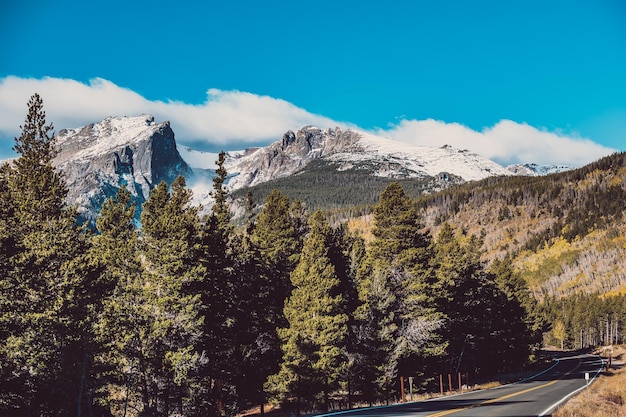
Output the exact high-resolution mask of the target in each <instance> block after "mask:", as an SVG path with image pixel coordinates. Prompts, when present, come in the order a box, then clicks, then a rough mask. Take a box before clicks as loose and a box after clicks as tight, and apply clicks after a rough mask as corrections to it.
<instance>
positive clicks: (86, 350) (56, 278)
mask: <svg viewBox="0 0 626 417" xmlns="http://www.w3.org/2000/svg"><path fill="white" fill-rule="evenodd" d="M52 129H53V128H52V125H51V124H49V125H48V124H46V117H45V112H44V110H43V102H42V100H41V97H40V96H39V95H37V94H35V95H33V96H32V97H31V99H30V101H29V103H28V115H27V116H26V121H25V123H24V125H23V126H22V133H21V135H20V136H19V137H18V138H16V139H15V146H14V150H15V151H16V152H17V153H18V154H20V156H19V158H17V159H16V160H14V161H13V162H12V163H11V165H10V166H7V165H5V166H4V167H3V168H2V177H3V179H2V181H0V183H1V184H0V185H1V187H2V188H3V193H4V196H5V197H7V201H6V202H5V203H4V204H3V210H2V211H3V212H2V215H3V220H2V223H3V225H4V227H5V230H4V232H3V236H2V239H3V241H4V242H3V244H4V245H6V244H7V243H9V242H10V243H9V244H10V245H11V246H12V247H11V248H8V250H7V248H6V247H5V248H3V250H2V252H4V256H5V257H6V258H5V260H6V265H5V267H6V266H7V265H8V266H9V270H8V271H6V272H7V273H6V275H4V276H3V277H2V289H3V293H4V294H5V297H4V300H3V305H2V311H3V314H2V316H1V317H0V333H2V334H3V336H6V338H5V339H4V340H5V343H3V344H2V346H1V347H0V350H1V352H0V358H1V359H0V361H1V362H2V363H3V365H4V364H6V368H5V367H4V366H3V370H4V369H7V370H9V371H10V374H11V376H10V380H11V385H10V386H8V390H10V391H12V392H8V393H7V392H5V393H3V394H2V396H3V397H5V398H6V397H7V396H8V397H9V398H10V400H9V402H8V403H4V405H6V407H8V408H12V407H17V408H21V409H23V410H27V412H28V413H31V414H40V413H44V414H50V415H80V414H81V413H82V412H83V411H84V410H85V409H87V408H88V407H89V404H88V402H87V400H86V398H87V397H88V395H90V392H89V389H88V387H87V386H86V384H87V381H86V380H87V378H86V375H88V373H89V369H88V368H89V366H90V364H91V358H90V357H89V354H90V352H91V351H92V349H91V347H90V345H91V343H92V339H93V335H92V334H91V330H90V329H91V320H92V318H93V317H92V315H91V312H92V311H93V310H94V309H97V304H98V298H97V294H96V293H94V290H93V289H92V288H91V287H90V285H91V282H90V281H91V280H92V279H93V278H94V276H95V273H96V271H95V269H94V268H93V267H92V266H93V265H91V263H90V262H89V261H88V260H87V259H86V258H85V257H84V254H85V253H86V252H87V251H88V240H87V238H86V234H85V233H84V232H83V230H82V229H81V228H80V227H78V226H77V223H76V215H75V211H74V210H73V209H71V208H68V207H66V205H65V198H66V196H67V187H66V184H65V182H64V180H63V178H62V176H61V174H60V173H59V172H58V171H57V170H56V169H55V168H54V167H53V166H52V159H53V157H54V155H55V136H54V134H53V133H52ZM5 216H6V217H5ZM7 226H9V227H10V229H6V227H7ZM95 291H97V289H95ZM7 313H8V314H7Z"/></svg>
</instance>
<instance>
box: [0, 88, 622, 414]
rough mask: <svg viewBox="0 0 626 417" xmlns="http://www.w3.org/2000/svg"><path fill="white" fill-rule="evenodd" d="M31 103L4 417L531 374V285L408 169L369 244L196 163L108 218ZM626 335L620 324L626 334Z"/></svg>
mask: <svg viewBox="0 0 626 417" xmlns="http://www.w3.org/2000/svg"><path fill="white" fill-rule="evenodd" d="M54 142H55V137H54V136H53V134H52V126H51V125H49V124H47V123H46V119H45V112H44V111H43V103H42V101H41V99H40V97H39V96H38V95H35V96H33V97H32V98H31V100H30V102H29V112H28V115H27V117H26V121H25V123H24V125H23V129H22V134H21V135H20V137H18V138H16V142H15V150H16V151H17V152H18V153H19V155H20V156H19V158H17V159H16V160H15V161H13V162H11V163H7V164H4V165H2V168H1V170H0V194H1V195H0V197H1V198H0V202H1V203H2V204H1V205H0V259H1V262H0V277H1V280H0V286H1V289H2V291H1V292H0V294H1V295H0V337H1V339H0V340H1V341H2V343H1V344H0V414H1V415H7V416H10V415H19V416H91V415H99V416H110V415H112V416H150V417H152V416H155V417H156V416H174V415H176V416H181V415H182V416H221V415H234V414H236V413H238V412H239V411H241V410H243V409H246V408H248V407H250V406H254V405H256V404H265V403H267V402H268V401H270V402H272V403H275V404H277V405H279V406H280V407H282V409H283V411H284V412H285V413H289V414H291V413H296V414H300V413H302V412H304V411H306V410H316V411H322V410H327V409H329V407H331V406H332V405H333V404H343V405H344V406H352V405H353V404H355V403H359V404H367V403H380V402H385V401H389V400H393V399H394V398H397V396H398V393H399V385H400V383H399V378H400V377H401V376H404V377H408V376H413V377H415V378H416V385H417V386H418V387H419V389H423V390H425V389H433V388H434V385H435V382H436V381H437V380H438V376H439V375H440V374H446V373H450V374H453V373H454V374H456V373H459V374H469V375H471V378H477V377H484V376H487V375H494V374H498V373H501V372H507V371H510V370H514V369H515V370H516V369H519V368H520V367H522V366H523V365H524V364H526V363H528V362H529V361H530V360H531V359H532V354H533V352H534V350H535V349H536V348H538V347H539V343H540V338H541V333H542V330H543V329H544V322H543V321H542V318H541V317H540V316H539V315H538V314H537V313H538V311H539V310H538V309H537V306H536V303H535V301H534V299H533V298H532V297H531V296H530V293H529V291H528V288H527V286H526V284H525V281H524V280H523V279H522V278H521V276H520V274H519V273H517V272H516V271H515V270H514V268H513V267H512V265H511V263H510V262H509V261H508V260H506V259H504V260H501V261H496V262H494V263H492V264H491V266H490V267H487V265H486V264H485V263H484V262H483V261H482V260H481V258H482V257H483V253H482V249H481V248H482V246H483V242H482V240H481V238H480V236H479V235H474V234H468V233H466V232H465V231H463V230H461V229H459V228H454V227H452V226H450V225H449V224H447V223H444V224H441V225H440V227H439V230H438V232H437V234H433V233H431V232H429V231H427V230H426V229H425V228H424V225H423V223H422V219H421V216H420V215H419V212H418V211H417V209H416V206H415V204H414V202H413V201H412V200H411V199H410V198H409V197H408V196H407V194H406V193H405V191H404V189H403V187H402V186H401V185H400V184H399V183H397V182H393V183H390V184H388V185H387V186H386V187H385V189H384V190H383V191H382V193H381V195H380V198H379V199H378V201H377V203H376V204H375V205H374V206H373V208H372V213H371V215H372V219H373V220H372V227H371V233H372V238H371V239H370V240H368V241H367V242H366V241H365V240H364V239H362V238H361V237H359V236H357V235H355V234H352V233H350V232H349V231H348V229H347V227H345V225H342V224H339V225H336V226H331V224H330V223H329V222H328V219H327V217H326V216H325V215H324V214H323V213H322V212H320V211H315V212H309V211H307V210H306V208H305V207H304V205H303V204H302V203H301V202H299V201H298V200H291V199H289V198H288V197H286V196H284V195H283V194H281V192H280V191H278V190H274V191H272V192H271V193H270V194H269V195H268V196H267V198H266V199H265V200H264V204H263V207H262V209H261V210H260V211H258V212H256V211H255V210H253V201H251V200H249V201H248V203H249V204H248V206H247V213H248V216H247V217H246V222H245V225H244V227H241V228H235V227H234V226H233V225H232V221H231V220H232V219H231V217H230V209H229V206H228V201H229V200H228V198H227V197H228V196H227V192H226V189H225V187H224V182H225V180H226V178H227V174H228V173H227V172H226V170H225V169H224V168H223V167H224V160H225V155H224V153H222V154H220V157H219V160H218V161H217V165H218V170H217V176H216V177H215V179H214V188H213V196H214V199H215V204H214V205H213V207H212V210H211V212H210V213H209V214H208V215H207V216H202V217H201V216H200V215H199V208H198V207H195V206H193V205H191V204H190V201H191V193H190V191H189V190H188V189H187V188H186V184H185V180H184V179H183V178H182V177H179V178H178V179H177V180H176V181H174V182H173V183H172V184H171V185H170V186H168V185H167V184H166V183H164V182H162V183H160V184H159V185H158V186H157V187H156V188H155V189H154V190H152V192H151V194H150V196H149V198H148V199H147V200H146V202H145V203H144V204H143V210H142V212H141V227H140V228H138V227H137V224H136V222H135V220H134V218H135V210H136V207H135V205H134V204H133V203H132V202H131V198H130V194H129V192H128V190H126V188H124V187H122V189H121V190H120V192H119V193H118V194H117V195H116V196H115V197H111V198H109V199H108V200H107V201H106V202H105V203H104V205H103V207H102V210H101V212H100V215H99V217H98V219H97V222H96V225H97V231H96V232H95V233H92V232H91V231H89V230H87V229H85V228H84V227H82V226H80V225H79V224H78V222H77V216H76V212H75V210H74V209H73V208H72V207H71V206H68V205H67V204H66V199H65V198H66V195H67V186H66V184H65V182H64V180H63V177H62V176H61V175H60V174H59V173H58V172H57V171H56V170H55V169H54V167H53V166H52V164H51V161H52V158H53V156H54V149H55V147H54ZM620 331H621V330H620Z"/></svg>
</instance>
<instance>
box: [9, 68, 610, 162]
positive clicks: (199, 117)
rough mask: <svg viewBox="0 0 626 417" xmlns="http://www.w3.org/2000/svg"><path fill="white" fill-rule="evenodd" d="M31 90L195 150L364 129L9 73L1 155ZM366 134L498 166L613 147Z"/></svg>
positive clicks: (520, 134)
mask: <svg viewBox="0 0 626 417" xmlns="http://www.w3.org/2000/svg"><path fill="white" fill-rule="evenodd" d="M34 93H39V95H41V97H42V98H43V101H44V108H45V110H46V116H47V120H48V121H51V122H53V123H54V126H55V129H56V130H57V131H59V130H60V129H63V128H73V127H79V126H83V125H86V124H89V123H95V122H98V121H100V120H102V119H104V118H106V117H108V116H135V115H139V114H143V113H150V114H153V115H154V116H155V118H156V120H157V121H164V120H169V121H170V122H171V125H172V129H173V130H174V132H175V133H176V139H177V141H178V142H179V143H181V144H184V145H189V146H192V147H195V148H197V149H200V150H214V151H217V150H221V149H224V150H238V149H241V148H243V147H246V146H265V145H267V144H269V143H271V142H273V141H275V140H278V139H280V138H281V137H282V135H283V134H284V133H285V132H286V131H287V130H289V129H291V130H297V129H300V128H302V127H303V126H306V125H314V126H318V127H320V128H334V127H336V126H339V127H342V128H352V129H355V130H365V129H362V128H360V127H358V126H355V125H352V124H350V123H348V122H340V121H335V120H332V119H330V118H328V117H324V116H322V115H317V114H313V113H310V112H308V111H306V110H305V109H302V108H300V107H298V106H296V105H294V104H292V103H289V102H287V101H285V100H281V99H277V98H273V97H269V96H261V95H256V94H253V93H247V92H240V91H223V90H218V89H210V90H208V91H207V99H206V101H205V102H204V103H201V104H188V103H183V102H180V101H160V100H149V99H146V98H145V97H143V96H142V95H140V94H138V93H137V92H134V91H132V90H130V89H127V88H123V87H120V86H118V85H116V84H114V83H113V82H111V81H108V80H105V79H102V78H94V79H92V80H90V81H89V83H88V84H85V83H81V82H79V81H75V80H71V79H61V78H52V77H45V78H42V79H33V78H20V77H14V76H9V77H5V78H2V79H0V159H1V158H2V157H3V156H8V155H7V152H10V149H11V147H12V146H13V138H14V137H15V136H17V135H19V133H20V125H21V124H23V122H24V119H25V116H26V112H27V106H26V104H27V102H28V99H29V98H30V96H31V95H32V94H34ZM369 132H370V133H374V134H376V135H378V136H384V137H388V138H390V139H394V140H398V141H401V142H406V143H410V144H414V145H419V146H435V147H439V146H443V145H446V144H447V145H451V146H453V147H456V148H459V149H469V150H471V151H472V152H475V153H477V154H479V155H482V156H484V157H487V158H489V159H492V160H494V161H496V162H499V163H500V164H503V165H508V164H513V163H527V162H534V163H538V164H558V165H569V166H573V167H577V166H582V165H584V164H586V163H589V162H592V161H594V160H596V159H598V158H600V157H602V156H605V155H608V154H610V153H612V152H615V150H614V149H611V148H608V147H605V146H603V145H600V144H598V143H595V142H593V141H592V140H590V139H587V138H580V137H577V136H576V135H575V134H564V133H561V132H550V131H547V130H542V129H538V128H536V127H533V126H530V125H528V124H525V123H518V122H515V121H511V120H501V121H500V122H498V123H497V124H495V125H494V126H492V127H487V128H484V129H483V130H481V131H476V130H473V129H470V128H469V127H466V126H464V125H462V124H459V123H446V122H442V121H437V120H432V119H428V120H408V119H407V120H401V121H400V122H398V123H396V124H392V125H389V126H388V127H387V128H377V129H373V130H370V131H369Z"/></svg>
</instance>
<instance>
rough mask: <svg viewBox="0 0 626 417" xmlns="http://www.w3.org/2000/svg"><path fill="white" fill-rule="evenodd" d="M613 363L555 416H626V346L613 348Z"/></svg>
mask: <svg viewBox="0 0 626 417" xmlns="http://www.w3.org/2000/svg"><path fill="white" fill-rule="evenodd" d="M613 358H614V360H613V364H612V366H611V369H610V370H609V371H608V372H605V373H604V374H603V375H601V376H600V377H599V378H598V380H597V381H596V382H595V383H594V384H593V385H591V387H590V388H589V392H586V391H583V392H581V393H580V394H578V395H577V396H576V397H574V398H572V399H571V400H569V401H568V402H567V403H566V404H565V405H563V406H562V407H560V408H559V409H558V410H557V411H556V412H555V413H554V417H587V416H589V417H623V416H626V367H625V366H624V361H625V360H626V346H616V347H614V350H613Z"/></svg>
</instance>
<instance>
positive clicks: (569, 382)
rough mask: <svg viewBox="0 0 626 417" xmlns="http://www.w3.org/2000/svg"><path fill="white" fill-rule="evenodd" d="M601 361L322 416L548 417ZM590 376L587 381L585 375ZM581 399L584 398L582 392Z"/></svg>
mask: <svg viewBox="0 0 626 417" xmlns="http://www.w3.org/2000/svg"><path fill="white" fill-rule="evenodd" d="M602 366H603V362H602V359H601V358H599V357H598V356H592V355H576V356H569V357H563V358H560V359H558V360H557V361H556V362H555V363H554V364H553V365H552V366H551V367H550V368H548V369H546V370H545V371H543V372H541V373H539V374H537V375H535V376H534V377H532V378H529V379H526V380H524V381H520V382H517V383H514V384H509V385H502V386H499V387H496V388H492V389H487V390H482V391H474V392H468V393H464V394H457V395H449V396H446V397H441V398H437V399H433V400H428V401H419V402H410V403H404V404H400V405H393V406H384V407H373V408H363V409H356V410H349V411H343V412H337V413H330V414H324V416H328V417H330V416H332V417H344V416H345V417H382V416H385V417H443V416H451V417H547V416H550V415H551V413H552V412H553V411H554V410H555V409H556V408H557V407H558V406H559V405H560V404H561V403H562V402H564V401H566V400H567V399H568V398H570V397H571V396H573V395H575V394H576V393H578V392H581V391H584V390H585V389H586V386H587V384H588V383H591V382H592V381H593V379H595V377H596V376H597V375H598V374H599V373H600V372H601V370H602ZM586 374H588V375H589V381H587V380H586V379H585V375H586ZM582 394H583V395H586V394H585V393H584V392H583V393H582Z"/></svg>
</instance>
